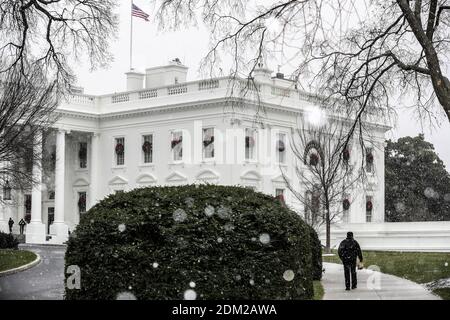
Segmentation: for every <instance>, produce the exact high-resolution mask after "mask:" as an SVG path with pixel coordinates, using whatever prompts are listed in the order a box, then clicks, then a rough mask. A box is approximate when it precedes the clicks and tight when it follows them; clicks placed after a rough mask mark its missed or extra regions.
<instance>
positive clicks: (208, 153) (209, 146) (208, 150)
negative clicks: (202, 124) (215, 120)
mask: <svg viewBox="0 0 450 320" xmlns="http://www.w3.org/2000/svg"><path fill="white" fill-rule="evenodd" d="M212 158H214V128H204V129H203V159H212Z"/></svg>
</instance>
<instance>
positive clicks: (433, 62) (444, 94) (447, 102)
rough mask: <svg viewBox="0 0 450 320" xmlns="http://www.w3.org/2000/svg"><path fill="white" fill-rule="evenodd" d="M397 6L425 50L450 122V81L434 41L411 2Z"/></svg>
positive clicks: (400, 1)
mask: <svg viewBox="0 0 450 320" xmlns="http://www.w3.org/2000/svg"><path fill="white" fill-rule="evenodd" d="M397 4H398V5H399V6H400V9H401V10H402V12H403V14H404V15H405V17H406V20H408V23H409V25H410V27H411V30H412V31H413V33H414V36H415V37H416V39H417V41H418V42H419V44H420V45H421V46H422V48H423V51H424V53H425V58H426V60H427V65H428V70H429V71H430V78H431V82H432V85H433V89H434V92H435V94H436V97H437V99H438V101H439V103H440V104H441V106H442V108H443V109H444V112H445V114H446V116H447V118H448V120H449V122H450V81H449V79H448V78H447V77H445V76H444V74H443V73H442V70H441V65H440V61H439V57H438V55H437V53H436V49H435V47H434V44H433V42H432V39H429V38H428V37H427V35H426V33H425V31H424V30H423V28H422V25H421V24H420V21H419V20H418V19H417V18H416V17H415V15H414V14H413V12H412V10H411V8H410V6H409V1H406V0H397Z"/></svg>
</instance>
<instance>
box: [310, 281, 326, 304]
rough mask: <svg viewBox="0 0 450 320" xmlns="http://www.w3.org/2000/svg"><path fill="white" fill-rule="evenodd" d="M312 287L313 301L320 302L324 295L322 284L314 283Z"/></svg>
mask: <svg viewBox="0 0 450 320" xmlns="http://www.w3.org/2000/svg"><path fill="white" fill-rule="evenodd" d="M313 285H314V298H313V300H322V299H323V294H324V293H325V292H324V290H323V285H322V282H320V281H314V282H313Z"/></svg>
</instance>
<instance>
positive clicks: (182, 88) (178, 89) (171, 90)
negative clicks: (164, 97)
mask: <svg viewBox="0 0 450 320" xmlns="http://www.w3.org/2000/svg"><path fill="white" fill-rule="evenodd" d="M187 91H188V90H187V85H186V84H181V85H177V86H172V87H168V88H167V94H168V95H169V96H173V95H176V94H183V93H187Z"/></svg>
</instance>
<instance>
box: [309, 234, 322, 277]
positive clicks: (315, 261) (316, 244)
mask: <svg viewBox="0 0 450 320" xmlns="http://www.w3.org/2000/svg"><path fill="white" fill-rule="evenodd" d="M309 237H310V239H311V253H312V255H311V262H312V274H313V280H321V279H322V271H323V267H322V244H321V242H320V239H319V236H318V234H317V232H316V230H314V228H313V227H311V226H310V227H309Z"/></svg>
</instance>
